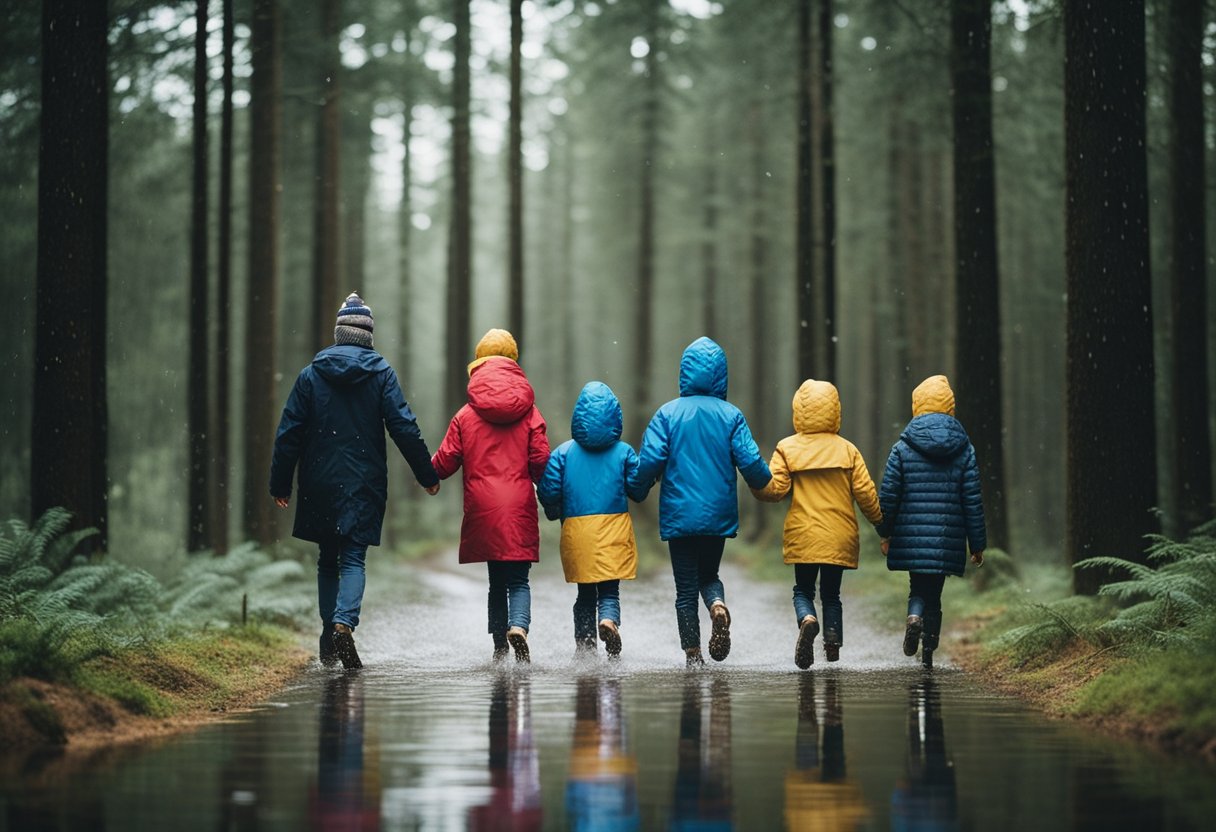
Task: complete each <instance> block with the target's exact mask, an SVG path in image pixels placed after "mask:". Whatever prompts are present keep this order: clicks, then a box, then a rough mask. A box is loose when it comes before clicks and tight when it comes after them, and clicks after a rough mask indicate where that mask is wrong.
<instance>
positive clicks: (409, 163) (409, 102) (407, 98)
mask: <svg viewBox="0 0 1216 832" xmlns="http://www.w3.org/2000/svg"><path fill="white" fill-rule="evenodd" d="M401 8H402V18H403V19H402V28H403V29H404V30H405V55H404V57H403V61H404V69H403V71H402V74H401V116H402V125H401V151H402V156H401V204H400V207H399V208H398V210H397V279H398V281H399V282H400V295H399V296H400V298H401V300H400V303H399V304H398V312H397V318H398V323H397V325H398V332H399V333H400V335H399V337H398V341H399V346H398V348H397V353H398V360H399V361H400V366H401V369H402V372H404V373H405V377H406V378H413V372H412V364H411V362H412V361H413V351H412V350H411V349H410V337H411V333H412V332H413V327H411V326H410V313H411V311H412V309H413V269H412V267H411V265H412V259H413V255H414V252H413V242H414V236H413V235H414V200H413V189H414V157H413V156H411V155H410V140H411V139H412V138H413V136H414V97H415V93H414V73H415V71H416V68H415V64H414V53H413V49H412V47H413V41H414V37H413V36H414V26H415V25H416V20H417V14H416V10H415V6H414V2H413V0H405V1H404V2H403V3H402V5H401Z"/></svg>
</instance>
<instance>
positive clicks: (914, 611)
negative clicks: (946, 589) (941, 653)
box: [908, 572, 946, 650]
mask: <svg viewBox="0 0 1216 832" xmlns="http://www.w3.org/2000/svg"><path fill="white" fill-rule="evenodd" d="M945 583H946V576H945V575H944V574H940V573H939V574H929V573H926V572H909V573H908V615H919V616H920V617H921V620H922V621H923V622H924V630H923V631H922V633H923V634H922V636H921V644H923V645H924V646H925V647H928V648H929V649H930V650H935V649H937V640H938V636H940V635H941V632H942V586H943V585H944V584H945Z"/></svg>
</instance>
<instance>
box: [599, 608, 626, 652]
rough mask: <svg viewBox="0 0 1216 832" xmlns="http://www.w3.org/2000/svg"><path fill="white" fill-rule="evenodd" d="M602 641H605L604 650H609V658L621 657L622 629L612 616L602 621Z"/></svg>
mask: <svg viewBox="0 0 1216 832" xmlns="http://www.w3.org/2000/svg"><path fill="white" fill-rule="evenodd" d="M600 641H602V642H604V650H605V651H607V653H608V658H610V659H619V658H620V657H621V631H620V630H619V629H618V628H617V626H616V622H615V621H613V620H612V619H611V618H605V619H604V620H603V621H601V622H600Z"/></svg>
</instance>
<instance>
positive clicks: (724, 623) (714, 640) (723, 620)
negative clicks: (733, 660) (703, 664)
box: [709, 606, 730, 662]
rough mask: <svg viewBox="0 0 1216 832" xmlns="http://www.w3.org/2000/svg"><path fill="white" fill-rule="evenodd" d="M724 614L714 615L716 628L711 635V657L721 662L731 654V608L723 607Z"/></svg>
mask: <svg viewBox="0 0 1216 832" xmlns="http://www.w3.org/2000/svg"><path fill="white" fill-rule="evenodd" d="M722 610H723V614H722V615H715V616H713V622H714V630H713V634H712V635H711V636H710V637H709V657H710V658H711V659H713V660H714V661H716V662H720V661H722V660H723V659H725V658H726V657H727V656H729V655H730V610H727V609H726V607H725V606H723V607H722Z"/></svg>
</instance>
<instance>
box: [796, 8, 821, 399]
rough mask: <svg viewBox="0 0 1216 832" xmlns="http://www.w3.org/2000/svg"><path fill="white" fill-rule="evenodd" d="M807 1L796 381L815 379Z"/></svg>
mask: <svg viewBox="0 0 1216 832" xmlns="http://www.w3.org/2000/svg"><path fill="white" fill-rule="evenodd" d="M811 90H812V82H811V0H801V2H799V4H798V195H797V200H798V203H797V209H796V211H797V213H796V220H795V221H796V222H797V230H796V234H795V236H796V238H797V239H796V243H795V246H796V250H795V255H794V257H795V262H794V279H795V281H796V283H797V286H798V381H799V383H801V382H802V381H803V380H804V379H808V378H814V377H815V361H816V358H817V356H816V355H815V352H816V351H815V331H816V328H815V321H816V319H817V317H818V310H816V308H815V285H814V282H815V225H814V222H815V218H814V172H813V171H814V159H813V158H812V152H811V151H812V148H811V144H812V142H811V129H812V124H811V119H812V108H811Z"/></svg>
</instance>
